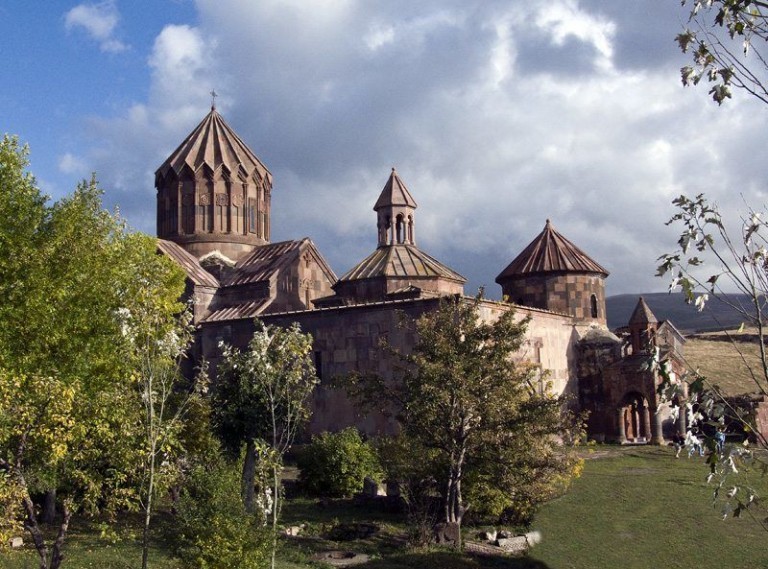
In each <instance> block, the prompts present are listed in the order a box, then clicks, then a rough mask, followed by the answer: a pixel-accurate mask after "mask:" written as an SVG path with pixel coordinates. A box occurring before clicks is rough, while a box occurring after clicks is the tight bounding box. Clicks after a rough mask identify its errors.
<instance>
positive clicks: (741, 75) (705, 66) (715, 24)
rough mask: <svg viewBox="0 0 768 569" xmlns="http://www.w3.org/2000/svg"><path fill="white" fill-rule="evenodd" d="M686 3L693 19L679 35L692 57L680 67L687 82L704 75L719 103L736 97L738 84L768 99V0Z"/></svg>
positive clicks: (759, 97)
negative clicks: (767, 48) (767, 17)
mask: <svg viewBox="0 0 768 569" xmlns="http://www.w3.org/2000/svg"><path fill="white" fill-rule="evenodd" d="M683 4H688V5H689V6H690V19H689V22H688V26H687V27H686V29H685V30H684V31H683V32H682V33H680V34H679V35H678V36H677V38H676V40H677V43H678V45H679V46H680V49H681V50H682V51H683V53H690V54H691V60H692V61H691V64H690V65H686V66H685V67H683V68H682V69H681V70H680V73H681V77H682V80H683V85H698V84H699V83H700V82H701V81H702V80H704V81H705V83H707V84H709V85H710V90H709V94H710V95H711V96H712V98H713V99H714V100H715V101H716V102H717V103H718V104H722V103H723V102H724V101H725V100H726V99H729V98H731V96H732V89H733V88H734V87H735V88H737V89H740V90H743V91H745V92H747V93H749V94H750V95H752V96H754V97H756V98H757V99H759V100H761V101H763V102H764V103H768V90H767V87H768V84H767V83H766V78H767V77H766V76H767V74H768V65H767V64H766V61H768V60H766V55H767V54H766V53H765V47H766V46H765V42H766V40H768V19H766V10H768V2H764V1H762V0H688V1H686V0H683Z"/></svg>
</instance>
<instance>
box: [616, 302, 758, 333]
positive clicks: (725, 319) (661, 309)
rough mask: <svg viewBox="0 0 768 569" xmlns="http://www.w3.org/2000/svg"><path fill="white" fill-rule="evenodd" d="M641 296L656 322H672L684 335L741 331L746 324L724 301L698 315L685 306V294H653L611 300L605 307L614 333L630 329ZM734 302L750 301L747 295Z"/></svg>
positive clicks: (691, 307)
mask: <svg viewBox="0 0 768 569" xmlns="http://www.w3.org/2000/svg"><path fill="white" fill-rule="evenodd" d="M640 296H642V297H643V298H644V299H645V302H647V303H648V306H650V307H651V310H653V313H654V314H655V315H656V318H658V319H659V320H671V321H672V323H673V324H674V325H675V327H676V328H677V329H678V330H680V331H681V332H688V333H690V332H701V331H707V330H721V329H723V328H738V327H739V326H740V325H741V323H742V318H741V317H740V316H739V314H737V313H736V312H735V311H734V310H733V309H731V308H730V307H729V306H727V305H726V304H725V303H723V302H721V301H718V300H711V301H710V302H709V303H707V305H706V308H705V309H704V311H703V312H698V311H697V310H696V308H695V307H694V306H692V305H690V304H686V303H685V300H684V298H683V295H682V293H673V294H667V293H665V292H653V293H647V294H619V295H616V296H610V297H608V298H607V299H606V301H605V303H606V308H607V311H608V327H609V328H610V329H611V330H613V329H615V328H618V327H620V326H626V325H627V322H629V319H630V317H631V316H632V311H633V310H634V309H635V306H636V305H637V299H638V298H639V297H640ZM730 298H731V299H734V300H740V301H741V302H744V303H746V302H747V300H748V298H747V296H746V295H731V297H730Z"/></svg>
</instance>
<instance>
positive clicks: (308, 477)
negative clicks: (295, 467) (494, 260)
mask: <svg viewBox="0 0 768 569" xmlns="http://www.w3.org/2000/svg"><path fill="white" fill-rule="evenodd" d="M298 464H299V468H300V469H301V475H300V477H299V482H300V484H301V486H302V488H303V489H304V490H305V491H306V492H307V493H309V494H311V495H315V496H330V497H338V498H341V497H348V496H352V495H353V494H355V493H357V492H360V491H362V489H363V480H364V479H365V478H366V477H369V478H372V479H374V480H376V481H380V480H381V478H382V470H381V465H380V464H379V459H378V458H377V456H376V451H375V450H374V449H373V447H372V446H371V445H370V444H368V443H367V442H365V441H363V439H362V438H361V437H360V433H358V432H357V429H355V428H353V427H350V428H347V429H344V430H343V431H340V432H338V433H322V434H320V435H316V436H314V437H312V442H311V443H310V444H309V445H308V446H307V447H306V448H305V449H304V451H303V452H302V453H301V454H300V455H299V457H298Z"/></svg>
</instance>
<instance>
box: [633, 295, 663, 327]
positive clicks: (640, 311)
mask: <svg viewBox="0 0 768 569" xmlns="http://www.w3.org/2000/svg"><path fill="white" fill-rule="evenodd" d="M658 322H659V321H658V320H657V319H656V315H655V314H654V313H653V311H652V310H651V307H650V306H648V304H647V303H646V302H645V299H644V298H643V297H642V296H641V297H640V298H639V299H638V301H637V306H635V310H634V312H632V316H631V317H630V319H629V325H630V326H631V325H633V324H657V323H658Z"/></svg>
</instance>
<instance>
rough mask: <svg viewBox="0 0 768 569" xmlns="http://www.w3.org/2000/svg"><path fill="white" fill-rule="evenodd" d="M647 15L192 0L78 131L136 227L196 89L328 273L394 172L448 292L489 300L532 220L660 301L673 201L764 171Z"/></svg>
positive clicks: (666, 19)
mask: <svg viewBox="0 0 768 569" xmlns="http://www.w3.org/2000/svg"><path fill="white" fill-rule="evenodd" d="M648 5H649V6H655V8H654V9H655V10H657V12H656V13H655V15H648V14H647V10H645V9H644V8H643V9H641V8H637V9H634V8H631V9H630V8H627V9H625V10H618V9H614V7H612V5H611V6H606V5H605V4H603V3H601V2H594V1H589V0H584V1H582V2H576V1H575V0H556V1H544V0H532V1H526V2H509V1H508V0H482V1H481V0H477V1H467V0H461V1H460V0H439V1H438V0H431V1H429V0H426V1H424V2H419V3H418V4H416V3H412V2H410V1H406V0H396V1H392V2H381V3H371V4H366V6H365V9H362V8H361V7H360V6H359V5H358V4H357V3H354V2H331V1H330V0H328V1H327V2H325V3H323V5H322V6H320V5H315V4H313V3H305V2H298V1H295V2H289V3H277V2H275V1H270V2H258V3H243V2H241V1H238V0H215V1H214V0H198V2H197V7H198V17H199V23H198V25H197V26H194V27H193V26H191V25H167V26H166V27H165V28H164V29H163V30H162V31H161V32H160V33H159V35H158V36H157V38H156V39H155V42H154V46H153V50H152V54H151V55H150V57H149V60H148V65H149V69H150V73H151V85H150V89H149V96H148V98H147V100H145V101H139V102H136V103H135V104H134V105H133V106H132V107H131V109H130V110H128V109H126V111H125V112H124V114H122V116H119V117H118V118H97V119H95V120H93V121H92V122H91V127H90V128H91V129H92V130H91V136H92V137H93V139H94V140H95V141H98V150H95V151H94V156H93V157H92V158H94V159H97V162H98V168H97V169H98V172H99V176H100V179H102V180H103V181H104V182H105V186H107V187H111V188H112V191H113V192H114V193H113V195H114V196H115V198H114V199H115V200H116V201H118V202H120V205H121V209H122V211H123V212H124V214H126V215H127V216H128V218H129V220H131V221H133V223H134V224H135V225H139V227H140V228H142V229H144V230H147V231H154V226H153V220H154V190H153V186H152V184H153V171H154V169H155V168H157V167H158V166H159V165H160V164H161V163H162V161H163V160H164V158H165V157H166V156H167V154H168V153H170V152H171V151H172V150H173V148H175V146H176V145H178V144H179V143H180V142H181V140H182V139H183V137H184V136H185V135H186V134H187V133H188V132H190V131H191V130H192V128H194V126H195V125H196V124H197V122H199V121H200V120H201V119H202V118H203V116H204V115H205V113H206V112H207V109H208V106H209V104H210V96H209V95H208V92H209V91H210V90H211V89H212V88H215V89H216V91H217V92H218V93H219V94H220V95H221V97H220V98H219V99H218V100H217V107H218V108H219V109H220V110H221V112H222V113H223V114H224V116H225V119H226V120H227V121H228V122H229V124H230V125H231V126H232V127H233V128H234V129H235V130H236V131H237V132H238V134H239V135H240V136H241V138H243V139H244V140H245V141H246V142H247V143H248V144H249V145H250V146H251V148H252V149H253V151H254V152H255V153H256V154H257V155H258V156H259V157H260V158H261V159H262V160H263V161H264V162H265V163H266V164H267V166H268V167H269V168H270V169H271V170H272V172H273V174H274V179H275V190H274V194H273V210H272V211H273V234H274V237H275V238H276V239H289V238H299V237H303V236H305V235H306V236H310V237H312V238H313V239H314V241H315V242H316V243H317V244H318V246H319V248H320V250H321V251H322V252H323V254H324V255H325V256H326V257H327V258H328V260H329V261H330V263H331V265H332V266H333V267H334V269H335V270H336V271H337V273H339V274H341V273H343V272H345V271H346V270H347V269H348V268H349V267H350V266H352V265H353V264H354V263H356V262H357V261H358V260H360V259H361V258H362V257H363V256H365V255H366V254H368V253H369V252H370V251H371V250H372V248H373V247H375V243H376V233H375V215H374V213H373V212H372V210H371V208H372V206H373V203H374V201H375V199H376V197H377V196H378V193H379V192H380V190H381V188H382V186H383V184H384V183H385V181H386V179H387V176H388V174H389V169H390V167H392V166H396V167H397V169H398V172H399V173H400V175H401V177H402V178H403V179H404V181H405V183H406V184H407V185H408V187H409V189H410V190H411V193H412V194H413V195H414V197H415V199H416V201H417V202H418V203H419V206H420V207H419V209H418V211H417V240H418V243H419V245H420V246H421V247H422V248H423V249H424V250H426V251H427V252H429V253H431V254H433V255H434V256H436V257H437V258H438V259H440V260H441V261H443V262H445V263H446V264H448V265H449V266H451V267H452V268H454V269H456V270H457V271H459V272H461V273H463V274H465V275H466V276H468V277H469V278H470V283H469V285H468V287H467V292H470V293H471V292H473V290H474V288H475V287H476V286H477V285H479V284H486V285H488V289H487V290H488V292H489V293H490V294H491V295H494V294H497V293H498V291H497V290H495V289H496V288H497V287H496V285H495V284H493V279H494V278H495V276H496V275H497V274H498V273H499V272H500V271H501V270H502V269H503V268H504V267H505V266H506V264H508V263H509V262H510V261H511V260H512V258H513V257H514V256H515V255H517V253H519V252H520V251H521V250H522V249H523V247H524V246H525V245H526V244H527V243H528V242H529V241H530V240H531V239H533V238H534V237H535V235H536V234H538V232H539V231H541V229H542V228H543V226H544V221H545V219H547V218H551V219H552V221H553V223H554V224H555V226H556V227H557V228H558V230H560V231H561V232H562V233H563V234H564V235H565V236H566V237H568V238H569V239H571V240H572V241H574V242H575V243H576V244H577V245H579V246H580V247H581V248H583V249H584V250H585V251H586V252H587V253H588V254H590V255H591V256H593V257H594V258H595V259H596V260H597V261H598V262H600V263H601V264H603V265H604V266H606V267H607V268H608V269H609V270H610V271H611V273H612V274H611V277H610V278H609V280H608V287H609V293H614V294H615V293H619V292H641V291H648V290H663V289H664V288H665V285H664V283H662V282H660V281H659V279H655V278H654V277H653V274H654V269H655V267H654V265H655V260H656V258H657V257H658V256H659V255H660V254H662V253H664V252H665V251H667V250H669V249H671V248H672V246H673V245H674V242H675V240H676V237H675V235H674V230H672V229H670V228H667V227H665V226H664V221H666V220H667V219H668V218H669V216H670V215H671V213H672V209H671V205H670V201H671V199H672V198H673V197H674V196H675V195H677V194H679V193H681V192H687V193H698V192H700V191H705V192H707V193H711V195H712V196H713V198H715V199H718V200H721V201H722V202H723V203H724V204H725V207H727V208H732V207H735V206H737V205H738V204H734V200H732V199H729V196H732V195H733V193H734V192H735V191H737V190H739V191H743V192H747V193H748V194H749V195H762V194H760V192H764V188H765V184H764V180H765V179H768V175H766V174H768V171H766V170H768V165H765V164H764V163H762V162H760V161H754V160H749V153H750V149H751V148H760V147H762V146H763V145H764V144H765V142H768V141H766V138H768V134H767V133H768V129H765V128H764V127H763V126H762V121H761V120H755V118H754V117H755V114H756V113H755V108H754V105H753V104H752V103H751V102H749V101H744V100H742V101H737V102H733V104H732V103H731V102H729V104H728V108H722V109H719V108H717V107H716V106H715V105H712V104H710V103H708V102H707V101H706V93H705V92H701V91H695V90H684V89H682V88H681V87H680V85H679V81H678V75H677V71H676V69H677V68H678V67H679V66H680V65H681V59H682V56H681V55H680V54H678V53H676V52H675V47H674V44H673V42H672V38H673V37H674V34H675V33H676V32H677V27H678V25H679V21H680V20H679V18H677V17H675V16H671V14H673V12H672V11H671V10H670V9H669V8H668V7H667V6H668V3H664V7H663V10H662V8H661V6H662V3H658V2H656V3H654V2H650V3H649V4H648ZM638 10H639V11H638ZM644 10H645V11H644ZM642 18H646V20H647V21H644V20H642ZM638 23H642V24H643V26H645V27H644V28H643V34H642V35H638V32H637V29H636V26H637V25H638ZM761 199H762V198H761Z"/></svg>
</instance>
